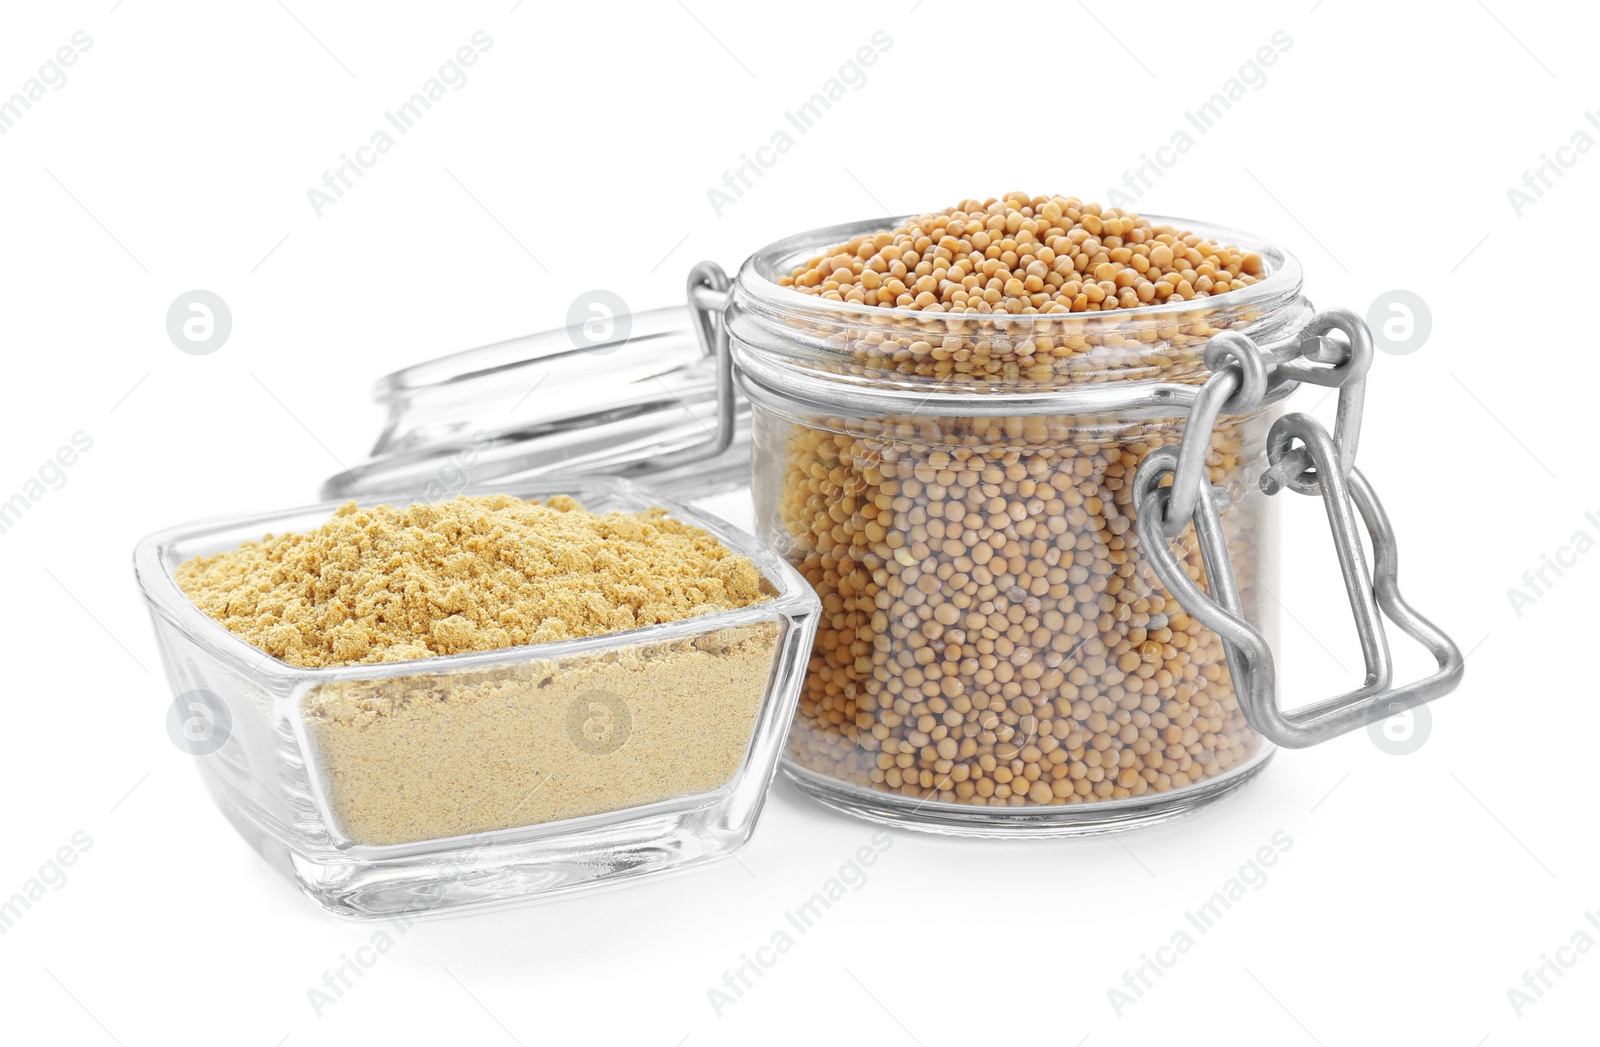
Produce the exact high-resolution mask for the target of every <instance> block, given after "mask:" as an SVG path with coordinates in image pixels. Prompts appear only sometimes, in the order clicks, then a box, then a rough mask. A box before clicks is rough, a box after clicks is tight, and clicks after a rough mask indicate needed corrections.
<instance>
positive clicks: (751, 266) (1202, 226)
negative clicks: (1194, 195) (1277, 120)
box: [734, 214, 1304, 331]
mask: <svg viewBox="0 0 1600 1047" xmlns="http://www.w3.org/2000/svg"><path fill="white" fill-rule="evenodd" d="M918 217H921V215H918V214H911V215H901V216H898V217H890V218H870V219H863V220H860V221H855V222H845V223H842V224H840V225H834V226H825V227H822V228H818V229H812V230H809V231H807V232H803V233H796V234H794V235H791V236H786V237H784V238H783V239H781V240H774V241H773V242H772V243H770V244H767V245H766V246H765V247H763V248H761V249H760V250H758V251H756V252H755V253H754V254H752V255H750V257H748V258H746V259H745V261H744V263H743V264H742V265H740V266H739V272H738V275H737V276H736V278H735V280H734V284H735V287H736V289H737V291H738V292H739V293H740V294H741V295H744V296H747V297H748V298H749V299H751V300H752V301H755V302H758V303H760V304H761V305H763V306H766V307H769V308H771V309H773V310H776V311H779V312H791V311H792V312H794V313H795V315H805V316H807V317H809V318H811V319H816V318H819V317H832V318H836V319H839V320H848V321H849V322H851V323H858V324H871V323H872V322H874V321H876V322H880V323H892V322H901V323H903V322H906V321H910V322H918V321H922V322H928V321H938V320H961V321H963V322H968V323H972V322H976V323H980V324H981V323H984V322H986V321H988V322H994V323H995V325H996V326H997V327H998V326H1001V325H1004V326H1005V328H1006V329H1007V330H1010V331H1016V330H1018V329H1019V328H1022V327H1027V326H1031V325H1032V324H1036V323H1055V324H1059V323H1060V322H1061V321H1063V320H1077V321H1080V322H1085V323H1097V322H1099V323H1107V324H1110V323H1117V324H1127V323H1138V322H1140V321H1144V320H1165V319H1168V318H1171V317H1174V316H1182V315H1183V314H1185V313H1191V312H1194V311H1195V310H1197V309H1217V308H1222V309H1234V308H1240V309H1245V308H1250V307H1252V306H1253V307H1260V306H1262V305H1263V304H1265V303H1269V302H1273V301H1276V300H1280V299H1281V300H1289V299H1291V298H1293V297H1294V296H1295V295H1297V294H1299V293H1300V289H1301V286H1302V284H1303V282H1304V270H1303V269H1302V268H1301V265H1300V260H1299V259H1298V258H1297V257H1295V255H1294V254H1293V253H1291V252H1290V251H1288V250H1287V249H1286V248H1284V247H1282V246H1281V245H1279V244H1276V243H1273V242H1271V241H1268V240H1264V239H1262V238H1261V237H1258V236H1254V235H1252V234H1250V233H1247V232H1244V231H1242V230H1238V229H1233V228H1230V227H1227V226H1220V225H1214V224H1212V223H1209V222H1199V221H1192V220H1190V219H1187V218H1174V217H1170V216H1166V215H1141V216H1140V217H1142V218H1144V219H1145V220H1147V221H1149V222H1150V223H1152V224H1153V225H1157V226H1163V225H1169V226H1172V227H1173V228H1174V229H1175V230H1178V231H1180V232H1184V233H1193V234H1196V235H1199V236H1201V237H1204V238H1205V239H1206V240H1209V241H1211V242H1212V243H1217V244H1222V245H1224V246H1227V247H1233V248H1238V249H1240V250H1244V251H1249V252H1252V253H1255V254H1259V255H1260V256H1261V258H1262V261H1263V262H1264V263H1266V265H1267V275H1266V276H1265V277H1264V278H1263V279H1260V280H1257V281H1256V282H1255V283H1253V284H1250V285H1249V286H1247V287H1244V288H1239V289H1236V290H1229V291H1225V292H1223V293H1222V294H1217V295H1206V296H1197V297H1195V298H1189V299H1180V300H1177V301H1166V302H1162V303H1160V304H1151V305H1140V306H1135V307H1133V308H1122V307H1119V308H1116V309H1103V310H1094V311H1084V312H1065V313H1061V312H1056V313H998V312H997V313H951V312H939V311H932V310H926V309H910V308H907V307H905V306H880V305H863V304H861V303H858V302H842V301H834V300H833V299H830V298H823V297H821V296H820V295H808V294H805V293H804V292H802V291H796V290H794V289H793V288H791V287H785V286H783V285H781V284H779V283H778V282H777V279H776V277H777V276H778V275H787V274H788V273H790V272H793V271H794V269H795V268H797V267H798V265H799V264H800V262H803V261H809V260H810V259H812V258H815V257H817V256H818V255H819V254H821V253H822V252H823V251H825V250H826V249H827V248H828V247H832V246H836V245H838V244H842V243H846V242H848V241H849V240H851V239H852V238H854V237H857V236H861V235H863V234H865V233H874V232H880V231H882V230H886V229H895V228H898V227H899V226H900V225H901V224H902V223H904V222H906V221H908V220H910V219H913V218H918ZM786 306H794V307H795V308H794V309H793V310H790V309H786V308H785V307H786Z"/></svg>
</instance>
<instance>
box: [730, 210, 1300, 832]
mask: <svg viewBox="0 0 1600 1047" xmlns="http://www.w3.org/2000/svg"><path fill="white" fill-rule="evenodd" d="M1151 220H1152V221H1153V222H1156V223H1158V224H1159V223H1168V224H1171V225H1175V226H1177V227H1179V228H1183V229H1188V230H1192V231H1194V232H1195V233H1197V234H1199V235H1200V236H1202V237H1205V238H1206V239H1209V240H1212V241H1215V242H1219V243H1226V244H1230V245H1234V246H1236V247H1238V248H1240V249H1242V250H1245V251H1253V252H1255V253H1257V254H1259V255H1260V256H1261V258H1262V260H1263V263H1264V266H1265V275H1264V277H1263V278H1262V279H1260V280H1259V281H1258V282H1256V283H1255V284H1252V285H1250V286H1249V287H1246V288H1243V289H1240V290H1235V291H1230V292H1228V293H1227V294H1225V295H1220V296H1217V297H1215V298H1197V299H1193V300H1190V301H1176V302H1170V303H1167V304H1164V305H1156V306H1148V307H1142V308H1134V309H1117V310H1111V311H1107V312H1098V313H1095V312H1091V313H1055V314H1048V315H1045V314H1039V315H1016V314H1009V313H991V314H983V315H974V314H946V313H940V312H924V311H914V310H908V309H899V308H878V307H866V306H861V305H856V304H852V303H846V302H839V301H832V300H827V299H823V298H820V297H817V296H812V295H805V294H801V293H798V292H796V291H795V290H793V289H791V288H788V287H784V286H780V285H779V284H778V283H777V278H778V277H779V276H781V275H783V274H787V273H789V272H792V271H793V270H794V269H795V268H796V267H797V266H799V265H801V264H802V263H804V262H806V261H807V260H809V259H812V258H815V257H816V256H818V255H820V254H822V253H824V252H825V251H827V250H829V249H831V248H833V247H834V246H835V245H838V244H841V243H844V242H846V241H848V240H850V239H851V238H852V237H854V236H857V235H860V234H863V233H869V232H872V231H875V230H878V229H886V228H893V227H895V226H896V225H898V224H899V223H900V221H901V219H897V218H890V219H881V220H876V221H870V222H861V223H854V224H850V225H842V226H837V227H834V228H829V229H821V230H817V231H814V232H811V233H806V234H803V235H800V236H795V237H792V238H789V239H786V240H783V241H780V242H778V243H776V244H773V245H771V246H769V247H767V248H766V249H764V250H762V251H760V252H758V253H757V254H755V255H754V256H752V257H751V258H750V259H749V260H747V261H746V262H745V264H744V265H743V267H742V268H741V269H740V271H739V274H738V276H737V279H736V280H735V282H734V286H733V289H732V293H731V296H730V299H729V302H728V307H727V311H726V325H727V330H728V333H729V336H730V339H731V353H732V357H733V361H734V365H735V370H736V374H737V377H738V381H739V384H740V388H741V390H742V391H743V393H744V394H745V396H746V397H747V398H748V399H749V400H750V401H751V403H752V404H753V436H752V455H753V461H752V473H753V476H754V502H755V514H756V522H757V532H758V535H759V537H760V538H761V540H762V541H763V542H764V544H766V545H768V546H769V547H771V548H773V549H774V550H775V551H778V552H780V553H781V554H783V555H785V556H786V557H787V558H788V559H789V561H790V562H791V563H792V564H793V565H794V566H795V567H796V569H797V570H799V572H800V573H801V574H802V575H804V576H805V578H806V579H807V580H808V581H809V582H810V583H811V584H812V586H813V587H814V588H815V589H816V591H817V594H818V595H819V596H820V597H821V599H822V606H823V613H822V619H821V622H820V626H819V629H818V633H817V639H816V645H815V647H814V650H813V652H812V656H811V662H810V666H809V670H808V673H807V679H806V684H805V688H804V690H803V692H802V694H801V698H800V704H799V707H798V709H797V711H796V719H795V724H794V727H793V729H792V731H791V734H790V739H789V743H788V751H787V754H786V756H785V760H784V770H785V772H786V773H787V774H788V775H789V777H791V778H792V779H793V780H795V781H796V782H797V783H798V784H799V785H800V786H801V788H803V789H804V790H805V791H807V792H808V793H810V794H812V795H813V796H815V797H816V798H818V799H819V800H821V801H822V802H823V803H825V804H828V805H829V806H832V807H835V808H838V809H841V810H845V811H848V812H850V813H854V814H857V815H861V816H864V817H868V818H871V819H875V820H879V821H885V822H890V823H895V824H903V825H907V826H909V827H915V828H924V829H930V830H934V831H939V832H946V833H955V834H966V835H1012V834H1035V835H1055V834H1070V833H1086V832H1096V831H1104V830H1107V829H1111V828H1116V827H1120V826H1125V825H1129V824H1133V823H1143V822H1151V821H1157V820H1161V819H1165V818H1169V817H1173V816H1175V815H1178V814H1182V813H1185V812H1187V811H1190V810H1193V809H1195V808H1196V807H1198V806H1200V805H1202V804H1204V803H1207V802H1209V801H1211V800H1214V799H1216V798H1217V797H1220V796H1222V795H1224V794H1225V793H1227V792H1229V791H1230V790H1232V789H1234V788H1236V787H1238V786H1239V785H1240V784H1242V783H1243V782H1245V781H1247V780H1248V779H1249V778H1250V777H1251V776H1253V775H1254V774H1255V773H1256V772H1257V771H1259V770H1260V769H1261V767H1262V766H1263V764H1264V763H1265V762H1266V761H1267V759H1268V758H1269V757H1270V756H1271V755H1272V752H1273V746H1272V744H1271V743H1270V742H1269V741H1267V740H1266V739H1265V738H1263V737H1262V736H1260V735H1259V734H1257V733H1256V732H1255V731H1254V730H1253V729H1252V727H1251V724H1250V722H1249V721H1248V720H1247V717H1246V716H1245V713H1244V710H1243V709H1242V708H1241V702H1240V699H1239V696H1238V695H1236V694H1235V693H1234V689H1233V686H1232V683H1231V682H1230V674H1229V666H1228V657H1227V652H1226V651H1225V645H1224V643H1223V640H1222V639H1221V638H1220V637H1219V636H1218V635H1217V633H1215V632H1213V631H1212V630H1211V629H1210V628H1207V627H1206V626H1205V625H1204V624H1202V622H1201V621H1200V620H1199V618H1197V617H1195V616H1194V615H1193V614H1192V613H1186V611H1185V609H1184V608H1183V607H1180V606H1179V605H1178V603H1177V601H1176V600H1174V598H1173V595H1172V593H1171V592H1170V591H1169V590H1168V587H1167V586H1165V585H1163V584H1162V582H1161V580H1160V579H1159V578H1158V577H1157V573H1156V571H1155V569H1154V566H1153V563H1152V561H1151V560H1150V558H1149V557H1147V555H1146V554H1145V552H1144V551H1143V550H1142V549H1141V542H1140V538H1139V536H1138V534H1137V532H1136V528H1135V526H1134V524H1135V519H1134V517H1135V513H1134V497H1135V485H1134V474H1135V470H1136V469H1137V468H1138V466H1139V465H1140V463H1141V461H1142V460H1144V458H1145V456H1146V455H1147V454H1149V452H1150V451H1152V450H1153V449H1155V448H1157V447H1161V446H1164V445H1177V444H1178V443H1179V442H1180V440H1181V438H1182V436H1183V434H1184V432H1185V428H1186V421H1187V415H1188V411H1189V409H1190V407H1191V406H1192V405H1193V404H1194V403H1195V401H1196V398H1197V394H1198V392H1199V390H1200V388H1201V384H1202V383H1203V382H1204V381H1205V380H1206V378H1207V377H1208V369H1207V365H1206V360H1205V359H1204V351H1205V347H1206V345H1207V343H1208V342H1209V341H1210V339H1211V338H1212V337H1213V336H1214V335H1216V334H1217V333H1218V332H1221V331H1237V332H1242V333H1244V334H1246V335H1248V336H1250V337H1251V338H1252V339H1253V340H1254V341H1256V342H1257V343H1261V344H1267V343H1273V342H1280V341H1283V340H1285V339H1287V338H1290V337H1292V336H1293V335H1294V334H1295V333H1296V332H1299V331H1300V330H1301V329H1302V328H1304V327H1305V325H1306V324H1307V322H1308V321H1309V320H1310V318H1311V316H1312V310H1311V306H1310V304H1309V303H1308V301H1307V300H1306V299H1305V297H1304V296H1303V295H1302V293H1301V270H1300V266H1299V264H1298V263H1297V262H1296V260H1295V259H1294V257H1293V256H1292V255H1290V254H1289V253H1288V252H1287V251H1284V250H1283V249H1281V248H1279V247H1276V246H1274V245H1270V244H1266V243H1262V242H1260V241H1258V240H1257V239H1255V238H1253V237H1250V236H1248V235H1246V234H1243V233H1238V232H1234V231H1232V230H1227V229H1219V228H1214V227H1210V226H1206V225H1204V224H1202V223H1197V222H1189V221H1184V220H1175V219H1162V218H1152V219H1151ZM1293 388H1294V384H1293V383H1284V384H1281V385H1278V386H1276V387H1274V388H1273V389H1272V390H1271V391H1270V392H1269V393H1268V395H1266V396H1263V397H1261V398H1260V402H1259V403H1257V404H1255V405H1254V406H1253V407H1252V408H1251V409H1250V410H1248V411H1244V412H1242V413H1238V414H1223V415H1222V416H1221V417H1220V418H1219V419H1218V421H1217V423H1216V425H1215V427H1214V429H1213V431H1212V434H1211V436H1210V441H1209V448H1208V449H1207V453H1206V455H1205V461H1204V473H1205V475H1206V476H1207V477H1208V478H1209V480H1210V483H1211V484H1213V485H1216V486H1219V487H1222V488H1225V489H1226V490H1227V492H1228V494H1229V500H1230V502H1231V504H1230V505H1229V507H1228V508H1227V509H1226V511H1225V512H1224V513H1223V515H1222V527H1223V531H1224V533H1225V536H1226V545H1227V551H1228V554H1229V557H1230V558H1231V560H1232V563H1233V566H1234V569H1235V571H1236V572H1237V577H1238V590H1239V592H1238V596H1239V601H1238V602H1239V604H1240V606H1241V608H1242V611H1243V613H1244V616H1245V617H1246V618H1247V619H1248V620H1249V621H1251V622H1255V623H1257V624H1260V625H1263V626H1264V627H1265V630H1266V632H1267V633H1268V635H1269V637H1270V636H1271V635H1272V634H1273V632H1274V631H1275V630H1274V624H1275V622H1274V620H1275V606H1274V605H1272V601H1270V600H1267V601H1263V600H1262V596H1263V595H1264V594H1266V593H1271V592H1273V591H1274V590H1275V589H1276V581H1275V555H1274V551H1275V548H1276V537H1277V536H1276V523H1275V514H1274V513H1273V512H1272V511H1271V505H1272V502H1271V500H1270V499H1268V498H1266V497H1265V496H1264V495H1263V494H1262V493H1261V491H1260V490H1259V487H1258V485H1259V481H1260V478H1261V476H1262V474H1263V472H1264V471H1265V470H1266V469H1267V468H1268V461H1267V455H1266V453H1265V450H1266V441H1267V434H1268V431H1269V428H1270V427H1271V425H1272V422H1273V421H1274V419H1275V418H1276V417H1277V416H1278V414H1279V413H1280V412H1279V409H1278V408H1279V404H1280V403H1281V401H1282V400H1283V399H1284V398H1285V397H1286V396H1287V395H1288V394H1289V393H1290V392H1292V390H1293ZM1171 546H1172V551H1173V553H1174V555H1175V556H1176V557H1177V560H1178V562H1179V563H1180V564H1181V565H1182V568H1183V570H1184V571H1185V572H1186V573H1187V574H1188V575H1189V577H1190V578H1191V579H1193V580H1194V581H1195V582H1197V583H1198V584H1200V585H1201V586H1202V587H1203V586H1204V584H1205V577H1206V572H1205V570H1204V568H1203V564H1202V555H1201V549H1200V547H1199V544H1198V543H1197V540H1196V534H1195V531H1194V530H1193V528H1189V529H1187V530H1185V531H1184V532H1183V533H1182V534H1180V535H1179V536H1178V537H1177V539H1176V540H1174V541H1173V542H1172V543H1171Z"/></svg>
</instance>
